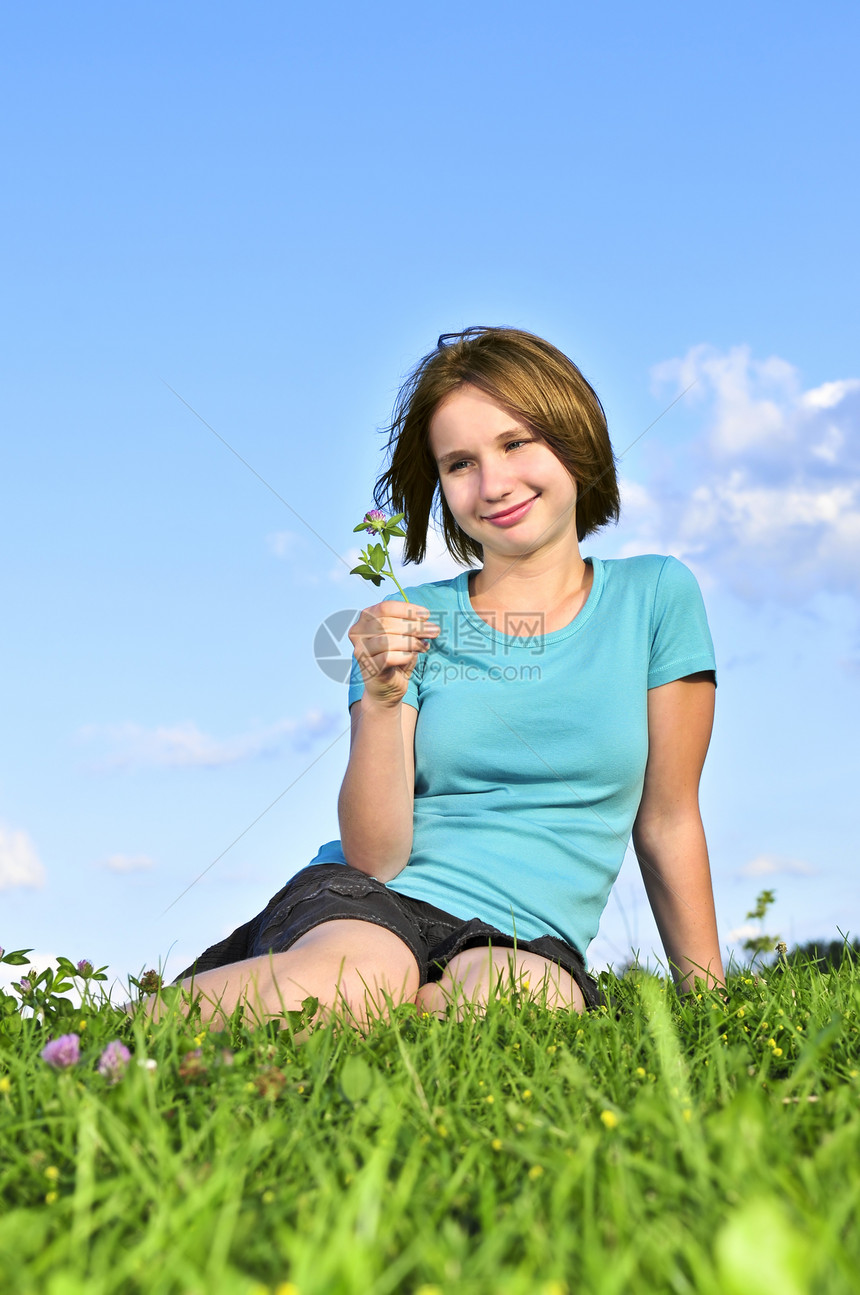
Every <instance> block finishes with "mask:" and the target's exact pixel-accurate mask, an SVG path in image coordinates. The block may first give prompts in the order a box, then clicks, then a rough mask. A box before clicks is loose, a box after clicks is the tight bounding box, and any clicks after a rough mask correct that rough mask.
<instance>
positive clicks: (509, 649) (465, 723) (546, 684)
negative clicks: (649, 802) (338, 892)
mask: <svg viewBox="0 0 860 1295" xmlns="http://www.w3.org/2000/svg"><path fill="white" fill-rule="evenodd" d="M586 561H587V562H590V563H591V565H592V567H593V570H594V580H593V583H592V587H591V590H590V591H589V595H588V598H587V600H586V602H585V604H584V606H583V607H582V609H581V610H580V612H579V614H578V615H577V616H576V617H575V619H574V620H573V621H572V622H571V623H570V624H569V625H567V626H566V627H565V628H564V629H560V630H555V631H554V632H553V633H551V634H542V633H541V615H540V613H536V614H535V615H534V616H531V617H529V616H528V615H527V614H524V615H522V616H519V617H518V618H517V619H518V621H519V626H518V627H515V626H514V625H513V624H508V626H507V628H508V629H509V630H511V629H514V628H520V629H527V630H528V633H527V635H526V636H523V637H517V636H515V635H513V634H511V633H506V632H505V626H504V625H497V626H496V627H492V626H490V625H488V624H487V623H486V622H485V621H484V620H482V618H481V617H480V616H478V615H477V614H476V613H475V612H474V611H473V609H472V605H471V602H470V599H469V584H468V580H469V572H467V571H464V572H462V573H461V574H460V575H459V576H457V577H456V578H455V579H453V580H440V581H437V582H436V583H433V584H426V585H418V586H416V587H415V588H410V589H407V591H406V592H407V595H408V597H409V599H410V601H412V602H417V603H420V604H423V606H425V607H427V608H429V610H430V612H431V614H432V619H433V620H435V621H436V622H437V624H439V626H440V627H441V633H440V634H439V636H438V638H437V639H435V640H434V641H432V642H431V645H430V650H429V652H427V653H425V654H424V655H423V656H422V657H421V658H420V659H419V661H418V663H417V665H416V667H415V670H414V672H413V674H412V677H411V679H410V681H409V689H408V691H407V693H406V696H405V698H404V702H405V704H407V705H409V706H414V707H415V708H416V709H417V710H418V720H417V724H416V729H415V817H414V835H413V845H412V853H411V855H410V858H409V862H408V863H407V865H406V867H405V868H404V869H403V871H402V872H400V873H399V874H398V875H397V876H396V877H395V878H394V879H393V880H392V881H389V882H388V885H389V887H390V888H391V889H392V890H396V891H398V892H399V893H401V894H403V895H411V896H413V897H414V898H415V899H423V900H426V901H427V902H428V903H430V904H433V905H435V906H436V907H437V908H441V909H444V910H445V911H446V912H449V913H452V914H454V915H455V916H457V917H461V918H464V919H467V918H471V917H479V918H482V919H483V920H484V921H486V922H489V923H491V924H492V925H493V926H495V927H497V928H498V929H499V930H501V931H505V932H506V933H508V934H510V935H516V936H518V937H519V938H520V939H523V940H533V939H537V938H538V937H539V936H541V935H557V936H561V938H562V939H564V940H566V941H567V942H568V943H569V944H572V945H574V946H575V947H576V948H577V949H579V950H581V951H582V952H583V953H584V952H585V951H586V949H587V948H588V945H589V943H590V942H591V940H592V939H593V938H594V936H595V935H596V933H597V928H598V923H599V921H600V915H601V913H602V912H603V909H604V906H605V904H606V901H607V899H608V897H609V892H610V889H611V887H612V884H613V882H614V881H615V878H616V877H617V876H618V872H619V870H620V868H621V863H622V860H623V858H624V854H625V851H626V849H627V845H628V842H629V840H630V834H631V831H632V827H633V821H634V819H635V817H636V812H637V810H638V808H639V802H640V799H641V796H642V787H643V782H644V776H645V764H646V760H647V757H648V711H647V704H648V703H647V694H648V689H649V688H656V687H659V686H660V684H665V683H670V682H671V681H672V680H673V679H679V678H681V677H682V676H683V675H688V674H693V673H694V672H695V671H698V670H713V671H714V672H715V677H716V663H715V658H714V649H713V643H712V641H711V635H710V631H709V629H708V621H707V616H706V613H705V607H704V603H703V601H702V595H701V592H700V590H699V586H698V584H697V582H696V578H695V576H694V575H693V573H692V572H691V571H690V570H689V568H688V567H686V566H685V565H684V564H683V563H682V562H679V561H678V560H677V559H676V558H672V557H661V556H658V555H653V554H651V555H647V556H644V557H633V558H620V559H611V560H603V559H601V558H586ZM363 691H364V686H363V683H362V680H361V674H360V671H359V670H358V667H357V665H356V663H355V662H353V675H352V681H351V684H350V690H349V703H350V705H352V703H353V702H355V701H357V700H358V698H359V697H360V696H361V694H362V692H363ZM314 862H315V863H323V862H341V863H343V862H345V859H344V856H343V852H342V850H341V847H340V842H339V841H331V842H329V843H328V844H327V845H324V846H323V847H322V848H321V850H320V852H319V854H318V855H317V857H316V859H315V860H314Z"/></svg>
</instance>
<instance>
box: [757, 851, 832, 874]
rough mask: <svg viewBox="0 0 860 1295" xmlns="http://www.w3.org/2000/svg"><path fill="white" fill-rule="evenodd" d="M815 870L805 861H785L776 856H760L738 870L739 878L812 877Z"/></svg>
mask: <svg viewBox="0 0 860 1295" xmlns="http://www.w3.org/2000/svg"><path fill="white" fill-rule="evenodd" d="M815 871H816V870H815V868H813V867H812V866H811V864H808V863H805V862H804V860H803V859H784V858H782V857H780V856H779V855H776V854H759V855H756V857H755V858H754V859H750V861H749V863H745V864H744V866H743V867H742V868H740V869H739V870H738V876H739V877H776V876H779V875H780V874H783V875H786V876H795V877H812V876H814V875H815Z"/></svg>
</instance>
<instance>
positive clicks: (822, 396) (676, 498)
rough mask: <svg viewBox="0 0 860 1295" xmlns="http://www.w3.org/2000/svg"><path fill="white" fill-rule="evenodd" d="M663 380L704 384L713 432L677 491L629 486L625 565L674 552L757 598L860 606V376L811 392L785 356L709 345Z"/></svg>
mask: <svg viewBox="0 0 860 1295" xmlns="http://www.w3.org/2000/svg"><path fill="white" fill-rule="evenodd" d="M652 376H653V378H654V380H655V383H656V384H657V385H658V386H662V385H663V384H665V383H667V382H672V383H674V384H677V387H678V389H680V390H683V388H684V387H685V386H687V385H689V384H690V383H691V382H692V383H694V384H695V385H694V386H693V387H692V389H691V391H690V392H689V393H688V395H687V397H686V400H687V401H688V402H689V403H690V404H691V405H692V406H694V407H695V406H696V405H698V406H699V407H701V409H702V412H703V425H702V433H701V436H699V437H697V438H696V439H695V441H694V442H693V444H691V445H690V446H689V447H688V454H687V456H686V458H685V456H684V455H683V454H681V453H679V454H678V455H676V456H675V458H674V459H673V463H672V470H671V471H672V479H671V484H668V483H667V481H666V479H665V477H664V478H663V479H661V480H660V481H657V480H654V481H652V482H649V483H646V484H642V483H638V482H633V481H629V480H626V479H625V480H623V481H622V499H623V504H624V521H625V529H626V531H627V533H628V534H629V535H630V536H631V538H630V539H628V540H627V541H625V543H624V545H623V549H622V556H627V555H629V554H632V553H642V552H648V551H650V552H662V553H672V554H674V555H675V556H677V557H680V558H682V559H683V560H684V561H685V562H688V563H689V565H690V566H691V567H692V568H693V569H694V570H695V571H696V573H697V575H700V578H701V574H702V573H703V572H707V573H708V574H709V576H710V577H712V579H714V580H719V581H720V582H722V583H724V584H726V585H727V586H728V587H730V588H731V589H733V590H734V592H735V593H737V594H738V595H740V596H741V597H743V598H745V599H748V600H750V601H761V600H763V599H775V600H778V601H781V602H783V603H789V604H799V603H801V602H804V601H806V600H807V599H809V598H810V597H812V596H814V595H815V594H816V593H817V592H819V591H826V592H829V593H831V594H833V593H836V594H847V595H849V596H850V597H853V598H858V599H860V379H857V378H848V379H842V380H839V381H833V382H826V383H824V384H822V385H821V386H819V387H816V388H812V389H809V390H804V389H803V387H802V383H801V380H800V376H799V374H798V371H797V370H796V369H795V368H794V367H793V366H792V365H790V364H789V363H788V362H787V361H785V360H783V359H780V358H779V357H778V356H772V357H770V358H769V359H765V360H756V359H754V358H753V357H752V355H751V354H750V350H749V348H748V347H745V346H740V347H735V348H733V349H732V350H730V351H729V352H727V353H720V352H718V351H717V350H716V349H715V348H714V347H711V346H705V345H702V346H695V347H692V348H691V350H690V351H688V352H687V354H686V355H685V356H684V357H682V358H680V359H674V360H668V361H666V362H665V363H663V364H659V365H657V366H656V367H655V369H654V370H653V371H652ZM706 583H707V581H706Z"/></svg>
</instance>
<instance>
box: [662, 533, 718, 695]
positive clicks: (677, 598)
mask: <svg viewBox="0 0 860 1295" xmlns="http://www.w3.org/2000/svg"><path fill="white" fill-rule="evenodd" d="M699 670H713V672H714V681H715V682H716V670H717V663H716V657H715V655H714V644H713V640H712V638H711V631H710V628H709V626H708V616H707V612H706V611H705V603H704V600H703V598H702V591H701V590H700V588H699V582H698V581H697V580H696V577H695V576H694V575H693V573H692V571H691V570H690V568H689V567H687V566H685V565H684V563H683V562H679V561H678V559H677V558H672V557H669V558H666V560H665V562H664V563H663V566H662V567H661V569H660V575H659V576H658V578H657V586H656V589H655V591H654V606H653V610H652V616H651V656H650V660H649V664H648V687H649V688H658V687H659V686H660V684H664V683H671V682H672V681H673V680H674V679H682V678H683V677H684V675H688V674H695V673H696V672H697V671H699Z"/></svg>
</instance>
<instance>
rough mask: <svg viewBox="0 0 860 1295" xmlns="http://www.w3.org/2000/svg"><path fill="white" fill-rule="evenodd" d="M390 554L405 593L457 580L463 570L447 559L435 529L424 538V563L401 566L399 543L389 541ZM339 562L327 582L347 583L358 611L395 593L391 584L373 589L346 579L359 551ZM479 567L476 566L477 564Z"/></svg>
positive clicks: (354, 578)
mask: <svg viewBox="0 0 860 1295" xmlns="http://www.w3.org/2000/svg"><path fill="white" fill-rule="evenodd" d="M390 553H391V557H392V560H393V563H394V573H395V575H396V576H397V579H398V580H399V581H400V584H401V585H402V586H403V588H404V589H405V588H406V586H407V585H420V584H429V583H430V582H432V581H434V580H450V579H451V578H452V577H453V576H457V575H459V574H460V572H461V571H463V570H465V569H466V568H464V567H462V566H460V565H459V564H458V563H457V562H455V561H454V559H453V558H452V557H451V554H450V553H449V552H448V550H447V549H446V548H445V545H444V544H443V542H442V538H441V536H440V535H439V534H437V532H436V530H435V528H432V527H431V529H430V532H429V534H428V536H427V554H426V556H425V558H424V561H423V562H421V563H420V564H419V565H417V566H416V565H414V564H410V565H408V566H407V565H404V563H403V562H402V561H401V555H402V553H403V541H402V540H392V542H391V545H390ZM344 560H345V562H346V563H348V565H344V563H343V562H337V563H335V564H334V566H333V567H332V568H331V569H330V571H329V579H330V580H331V581H333V582H334V583H335V584H344V583H346V582H347V581H349V583H350V587H351V588H352V590H353V593H354V594H355V600H354V601H355V603H356V605H357V606H358V607H370V606H371V605H372V604H373V603H375V602H380V601H382V600H383V599H384V598H385V597H386V592H385V591H386V589H387V590H389V591H393V592H395V593H396V590H395V588H394V585H393V584H392V583H391V580H390V579H388V580H383V582H382V584H381V585H374V584H373V583H372V581H370V580H362V579H361V578H360V577H359V576H350V571H351V570H352V568H353V567H356V566H358V564H359V562H360V561H361V550H360V549H359V548H357V547H353V548H351V549H348V550H347V552H346V553H345V554H344ZM479 565H480V564H479Z"/></svg>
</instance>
